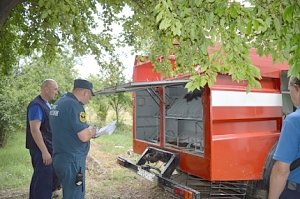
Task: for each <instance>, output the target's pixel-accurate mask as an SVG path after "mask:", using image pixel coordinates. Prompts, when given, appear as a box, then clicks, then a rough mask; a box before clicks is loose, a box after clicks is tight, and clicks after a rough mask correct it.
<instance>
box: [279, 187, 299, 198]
mask: <svg viewBox="0 0 300 199" xmlns="http://www.w3.org/2000/svg"><path fill="white" fill-rule="evenodd" d="M299 198H300V185H299V184H297V186H296V187H295V188H294V189H293V190H291V189H289V188H288V185H286V186H285V188H284V190H283V192H282V193H281V195H280V197H279V199H299Z"/></svg>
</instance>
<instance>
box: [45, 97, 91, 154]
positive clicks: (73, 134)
mask: <svg viewBox="0 0 300 199" xmlns="http://www.w3.org/2000/svg"><path fill="white" fill-rule="evenodd" d="M49 119H50V126H51V128H52V134H53V137H52V141H53V154H54V156H56V155H59V154H63V155H70V156H73V157H74V156H77V157H86V156H87V153H88V151H89V148H90V144H89V142H82V141H80V140H79V138H78V135H77V133H78V132H80V131H82V130H83V129H85V128H87V127H88V126H89V125H88V124H87V123H86V114H85V110H84V107H83V104H82V103H81V102H80V101H78V100H77V98H76V97H75V96H74V95H73V94H72V93H67V94H66V95H65V96H63V97H61V98H60V99H59V100H58V101H57V102H56V103H55V104H54V105H53V107H52V109H51V111H50V117H49Z"/></svg>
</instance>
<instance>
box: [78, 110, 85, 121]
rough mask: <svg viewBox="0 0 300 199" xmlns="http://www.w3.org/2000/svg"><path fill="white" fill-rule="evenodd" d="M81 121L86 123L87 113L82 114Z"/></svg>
mask: <svg viewBox="0 0 300 199" xmlns="http://www.w3.org/2000/svg"><path fill="white" fill-rule="evenodd" d="M79 120H80V122H86V114H85V112H80V116H79Z"/></svg>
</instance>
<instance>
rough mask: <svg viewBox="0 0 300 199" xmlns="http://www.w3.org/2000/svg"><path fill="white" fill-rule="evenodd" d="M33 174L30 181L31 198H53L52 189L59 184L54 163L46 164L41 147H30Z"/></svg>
mask: <svg viewBox="0 0 300 199" xmlns="http://www.w3.org/2000/svg"><path fill="white" fill-rule="evenodd" d="M29 152H30V156H31V163H32V167H33V175H32V178H31V183H30V192H29V199H51V197H52V191H54V190H55V189H56V188H57V186H58V184H59V183H58V180H57V177H56V175H55V172H54V169H53V166H52V164H51V165H48V166H45V165H44V163H43V158H42V153H41V151H40V150H39V149H29Z"/></svg>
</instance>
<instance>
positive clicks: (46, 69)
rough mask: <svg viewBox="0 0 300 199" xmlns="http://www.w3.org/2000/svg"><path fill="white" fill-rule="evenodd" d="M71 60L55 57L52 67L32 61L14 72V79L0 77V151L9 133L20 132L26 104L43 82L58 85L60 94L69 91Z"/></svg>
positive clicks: (24, 118)
mask: <svg viewBox="0 0 300 199" xmlns="http://www.w3.org/2000/svg"><path fill="white" fill-rule="evenodd" d="M72 60H73V59H72V57H69V56H67V55H63V56H58V58H56V59H55V60H52V64H48V63H45V62H43V60H42V59H39V57H32V59H31V61H28V62H26V63H24V64H23V65H22V67H20V68H18V69H16V70H15V71H14V75H7V76H3V77H2V79H1V85H0V147H1V146H4V145H5V143H6V139H7V136H9V133H13V132H14V131H15V129H17V128H18V129H19V128H21V129H24V127H25V124H26V123H25V120H26V110H27V105H28V104H29V102H30V101H31V100H32V99H33V98H34V97H35V96H37V95H38V94H39V93H40V86H41V83H42V82H43V80H45V79H49V78H51V79H54V80H56V81H57V82H58V86H59V90H60V91H63V92H64V91H69V90H71V88H72V85H73V80H74V76H75V75H76V72H75V71H73V69H72V68H73V64H74V63H73V61H72Z"/></svg>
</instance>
